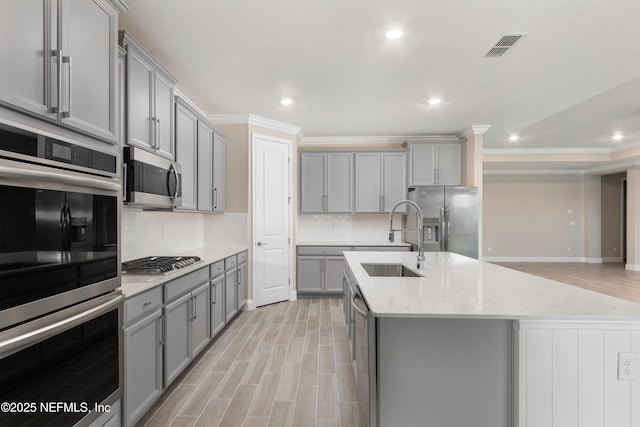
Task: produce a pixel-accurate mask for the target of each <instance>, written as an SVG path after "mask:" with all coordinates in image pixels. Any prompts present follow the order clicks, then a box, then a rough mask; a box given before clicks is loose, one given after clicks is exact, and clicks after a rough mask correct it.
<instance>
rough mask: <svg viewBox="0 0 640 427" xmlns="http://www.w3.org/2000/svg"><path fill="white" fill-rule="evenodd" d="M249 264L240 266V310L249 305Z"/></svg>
mask: <svg viewBox="0 0 640 427" xmlns="http://www.w3.org/2000/svg"><path fill="white" fill-rule="evenodd" d="M246 295H247V263H242V264H240V265H238V310H241V309H242V307H244V305H245V304H246V303H247V297H246Z"/></svg>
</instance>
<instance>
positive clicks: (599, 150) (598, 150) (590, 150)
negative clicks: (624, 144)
mask: <svg viewBox="0 0 640 427" xmlns="http://www.w3.org/2000/svg"><path fill="white" fill-rule="evenodd" d="M611 152H612V151H611V148H606V147H576V148H568V147H567V148H565V147H563V148H483V149H482V154H505V155H512V154H610V153H611Z"/></svg>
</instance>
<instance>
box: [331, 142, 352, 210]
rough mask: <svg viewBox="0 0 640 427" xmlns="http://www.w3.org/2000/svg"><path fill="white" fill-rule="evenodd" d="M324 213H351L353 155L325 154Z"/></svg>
mask: <svg viewBox="0 0 640 427" xmlns="http://www.w3.org/2000/svg"><path fill="white" fill-rule="evenodd" d="M326 165H327V170H326V174H325V176H326V189H327V191H326V199H327V200H326V206H325V207H326V211H327V212H352V211H353V153H327V162H326Z"/></svg>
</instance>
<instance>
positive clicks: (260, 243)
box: [257, 241, 266, 246]
mask: <svg viewBox="0 0 640 427" xmlns="http://www.w3.org/2000/svg"><path fill="white" fill-rule="evenodd" d="M257 245H258V246H262V245H266V242H262V241H260V242H258V243H257Z"/></svg>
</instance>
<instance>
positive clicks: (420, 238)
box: [389, 200, 424, 270]
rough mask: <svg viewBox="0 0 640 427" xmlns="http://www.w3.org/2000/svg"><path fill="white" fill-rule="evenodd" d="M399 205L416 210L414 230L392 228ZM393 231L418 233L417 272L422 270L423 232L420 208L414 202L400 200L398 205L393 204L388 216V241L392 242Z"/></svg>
mask: <svg viewBox="0 0 640 427" xmlns="http://www.w3.org/2000/svg"><path fill="white" fill-rule="evenodd" d="M401 205H409V206H411V207H413V208H414V209H415V210H416V213H417V215H416V229H415V230H407V229H402V228H398V229H394V228H393V214H394V213H395V212H396V209H397V208H398V206H401ZM394 231H414V232H416V231H417V232H418V270H422V268H423V267H424V249H423V248H422V244H423V238H424V237H423V235H422V233H423V230H422V209H420V206H418V204H417V203H416V202H414V201H413V200H400V201H399V202H398V203H396V204H395V206H394V207H393V209H391V213H390V214H389V241H390V242H393V238H394V236H393V233H394Z"/></svg>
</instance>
